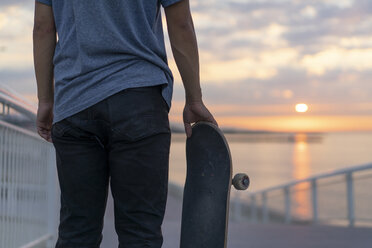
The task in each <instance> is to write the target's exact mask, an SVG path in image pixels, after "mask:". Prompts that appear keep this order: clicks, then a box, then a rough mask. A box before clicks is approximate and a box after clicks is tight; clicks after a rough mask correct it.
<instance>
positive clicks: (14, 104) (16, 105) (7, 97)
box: [0, 88, 37, 120]
mask: <svg viewBox="0 0 372 248" xmlns="http://www.w3.org/2000/svg"><path fill="white" fill-rule="evenodd" d="M0 103H2V104H3V109H4V106H8V107H11V108H13V109H14V110H16V111H17V112H19V113H21V114H23V115H24V116H26V117H28V118H29V119H31V120H36V114H37V109H36V108H35V106H33V105H31V104H30V103H28V102H27V101H25V100H23V99H22V98H20V97H18V96H16V95H15V94H13V93H11V92H10V91H7V90H5V89H3V88H0Z"/></svg>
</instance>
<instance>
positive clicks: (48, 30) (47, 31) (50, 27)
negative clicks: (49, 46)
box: [33, 21, 56, 37]
mask: <svg viewBox="0 0 372 248" xmlns="http://www.w3.org/2000/svg"><path fill="white" fill-rule="evenodd" d="M33 35H34V36H38V37H43V36H52V35H53V36H54V35H56V27H55V25H54V23H53V24H46V23H44V22H38V21H35V23H34V28H33Z"/></svg>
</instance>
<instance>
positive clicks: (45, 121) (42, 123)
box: [36, 102, 53, 143]
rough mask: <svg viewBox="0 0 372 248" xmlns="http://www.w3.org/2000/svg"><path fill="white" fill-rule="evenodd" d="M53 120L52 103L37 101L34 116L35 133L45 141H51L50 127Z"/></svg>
mask: <svg viewBox="0 0 372 248" xmlns="http://www.w3.org/2000/svg"><path fill="white" fill-rule="evenodd" d="M52 122H53V103H43V102H39V106H38V109H37V117H36V127H37V133H38V134H39V135H40V136H41V137H42V138H43V139H45V140H46V141H48V142H51V143H53V141H52V138H51V129H52Z"/></svg>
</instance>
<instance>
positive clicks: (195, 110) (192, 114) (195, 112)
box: [183, 101, 218, 137]
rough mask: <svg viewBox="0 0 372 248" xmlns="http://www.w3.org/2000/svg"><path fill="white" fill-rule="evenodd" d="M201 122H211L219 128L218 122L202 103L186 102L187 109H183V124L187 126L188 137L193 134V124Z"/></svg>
mask: <svg viewBox="0 0 372 248" xmlns="http://www.w3.org/2000/svg"><path fill="white" fill-rule="evenodd" d="M199 121H206V122H211V123H213V124H215V125H216V126H218V124H217V122H216V120H215V119H214V118H213V116H212V114H211V113H210V112H209V110H208V109H207V107H205V105H204V103H203V102H202V101H200V102H199V101H198V102H191V103H188V102H186V105H185V108H184V109H183V123H184V125H185V131H186V135H187V137H191V134H192V129H191V123H194V122H199Z"/></svg>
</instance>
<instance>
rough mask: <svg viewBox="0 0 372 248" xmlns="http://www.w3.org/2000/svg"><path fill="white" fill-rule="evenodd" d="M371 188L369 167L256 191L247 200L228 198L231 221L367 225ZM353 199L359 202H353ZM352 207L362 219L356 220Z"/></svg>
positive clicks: (371, 215)
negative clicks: (230, 203) (363, 223)
mask: <svg viewBox="0 0 372 248" xmlns="http://www.w3.org/2000/svg"><path fill="white" fill-rule="evenodd" d="M358 181H360V182H361V183H358V185H357V186H358V187H357V190H358V192H355V191H356V187H355V185H356V183H357V182H358ZM371 186H372V163H371V164H364V165H360V166H355V167H351V168H346V169H341V170H336V171H332V172H329V173H324V174H319V175H315V176H311V177H308V178H305V179H301V180H295V181H291V182H289V183H285V184H282V185H279V186H275V187H270V188H267V189H263V190H258V191H256V192H251V193H249V194H248V197H247V195H246V194H245V195H242V194H236V195H235V197H234V198H232V205H233V215H234V217H235V219H244V218H248V219H249V220H250V221H252V222H259V221H261V222H264V223H265V222H269V221H277V222H284V223H293V222H299V223H311V224H333V223H335V224H341V225H345V224H346V225H348V226H354V225H355V222H356V220H359V221H361V222H366V223H368V225H370V224H371V223H372V211H371V210H372V200H371V199H372V198H371V196H372V190H371V189H372V188H371ZM322 191H324V192H322ZM322 193H323V194H322ZM357 196H359V198H358V199H357V200H356V198H357ZM247 198H248V199H247ZM320 201H321V203H322V204H321V203H320ZM356 205H357V207H358V210H359V211H360V212H361V213H363V214H364V215H365V216H361V217H360V218H357V215H356V213H357V212H356ZM320 207H322V212H323V214H322V216H320ZM295 210H296V211H295ZM335 216H336V217H335Z"/></svg>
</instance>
